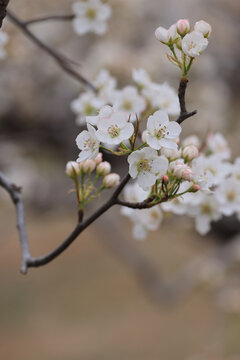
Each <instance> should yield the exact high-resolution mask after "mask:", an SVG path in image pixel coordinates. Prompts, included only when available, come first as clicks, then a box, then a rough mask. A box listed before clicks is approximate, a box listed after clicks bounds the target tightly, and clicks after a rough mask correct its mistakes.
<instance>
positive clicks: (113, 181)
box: [103, 173, 120, 189]
mask: <svg viewBox="0 0 240 360" xmlns="http://www.w3.org/2000/svg"><path fill="white" fill-rule="evenodd" d="M119 183H120V176H119V175H118V174H114V173H112V174H108V175H106V176H105V177H104V179H103V185H104V186H105V188H107V189H110V188H113V187H116V186H118V185H119Z"/></svg>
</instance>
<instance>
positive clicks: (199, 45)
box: [182, 31, 208, 57]
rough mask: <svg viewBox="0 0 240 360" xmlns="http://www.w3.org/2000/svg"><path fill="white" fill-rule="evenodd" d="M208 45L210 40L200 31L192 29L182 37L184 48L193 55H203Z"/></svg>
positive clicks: (186, 52) (187, 53)
mask: <svg viewBox="0 0 240 360" xmlns="http://www.w3.org/2000/svg"><path fill="white" fill-rule="evenodd" d="M207 46H208V40H207V39H206V38H205V37H204V36H203V34H202V33H201V32H199V31H192V32H191V33H189V34H187V35H186V36H184V38H183V39H182V50H183V52H184V53H185V54H186V55H188V56H191V57H196V56H199V55H201V53H202V52H203V51H204V50H205V49H206V47H207Z"/></svg>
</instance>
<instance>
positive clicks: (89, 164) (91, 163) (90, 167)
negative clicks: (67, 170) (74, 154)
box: [80, 160, 96, 173]
mask: <svg viewBox="0 0 240 360" xmlns="http://www.w3.org/2000/svg"><path fill="white" fill-rule="evenodd" d="M80 166H81V169H82V171H83V172H84V173H88V172H93V171H94V170H95V168H96V162H95V160H84V161H82V162H81V163H80Z"/></svg>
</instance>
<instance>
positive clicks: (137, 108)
mask: <svg viewBox="0 0 240 360" xmlns="http://www.w3.org/2000/svg"><path fill="white" fill-rule="evenodd" d="M113 108H114V110H121V111H124V112H125V113H126V114H127V115H128V116H130V115H131V118H130V120H131V121H135V120H136V114H137V116H138V117H139V115H140V114H141V113H142V112H143V110H145V108H146V102H145V99H144V98H143V97H142V96H141V95H139V94H138V91H137V89H136V88H135V87H134V86H126V87H125V88H124V89H122V90H118V91H116V92H115V100H114V103H113Z"/></svg>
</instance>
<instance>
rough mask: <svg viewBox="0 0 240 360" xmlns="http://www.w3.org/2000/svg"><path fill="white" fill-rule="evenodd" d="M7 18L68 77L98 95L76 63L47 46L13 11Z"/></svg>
mask: <svg viewBox="0 0 240 360" xmlns="http://www.w3.org/2000/svg"><path fill="white" fill-rule="evenodd" d="M7 16H8V18H9V20H10V21H11V22H12V23H13V24H14V25H16V26H17V27H18V28H19V29H20V30H21V31H22V32H23V33H24V34H25V35H26V36H27V37H28V38H29V39H30V40H31V41H33V42H34V43H35V44H36V45H37V46H38V47H39V48H40V49H42V50H43V51H44V52H46V53H47V54H48V55H49V56H51V57H52V58H53V59H54V60H55V62H56V63H57V64H58V65H59V66H60V67H61V68H62V70H63V71H65V72H66V73H67V74H68V75H70V76H71V77H73V78H74V79H75V80H77V81H78V82H80V83H82V84H83V85H84V87H86V88H87V89H89V90H91V91H93V92H95V93H97V89H96V88H95V86H94V85H93V84H92V83H91V82H90V81H89V80H88V79H86V78H85V77H84V76H83V75H82V74H80V73H79V72H78V71H76V70H75V69H74V67H73V64H76V62H75V61H73V60H71V59H68V58H67V57H65V56H64V55H62V54H60V53H59V52H58V51H57V50H55V49H54V48H52V47H51V46H49V45H47V44H45V43H44V42H43V41H42V40H40V39H39V38H38V37H37V36H36V35H35V34H34V33H33V32H32V31H31V30H29V28H28V26H27V22H24V21H22V20H20V19H19V18H18V17H17V16H16V15H15V14H14V13H13V12H12V11H10V10H8V11H7Z"/></svg>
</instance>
